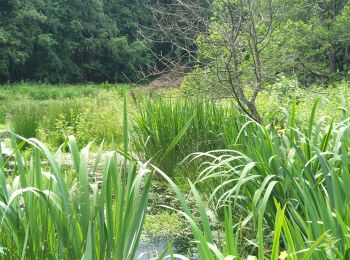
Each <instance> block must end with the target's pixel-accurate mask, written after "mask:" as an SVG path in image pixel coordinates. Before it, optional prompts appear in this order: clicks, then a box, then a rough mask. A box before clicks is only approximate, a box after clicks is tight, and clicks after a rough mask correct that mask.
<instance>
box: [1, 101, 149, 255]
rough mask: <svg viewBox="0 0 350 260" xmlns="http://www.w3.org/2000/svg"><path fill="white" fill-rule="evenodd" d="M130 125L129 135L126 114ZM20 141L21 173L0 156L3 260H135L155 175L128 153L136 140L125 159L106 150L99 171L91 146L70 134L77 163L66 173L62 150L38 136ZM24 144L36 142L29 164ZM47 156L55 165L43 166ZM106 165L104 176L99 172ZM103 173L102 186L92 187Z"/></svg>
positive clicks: (100, 157)
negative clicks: (81, 145)
mask: <svg viewBox="0 0 350 260" xmlns="http://www.w3.org/2000/svg"><path fill="white" fill-rule="evenodd" d="M125 109H126V108H125ZM124 125H125V127H124V135H125V136H126V135H127V127H126V125H127V117H126V113H125V115H124ZM12 136H13V140H14V142H13V148H14V151H15V152H14V156H15V160H16V161H15V166H16V167H15V169H16V170H13V171H12V172H10V173H9V175H8V174H7V175H5V169H6V168H7V166H8V161H3V160H2V158H0V258H2V257H4V258H6V259H133V258H134V256H135V252H136V249H137V246H138V242H139V239H140V235H141V231H142V227H143V222H144V218H145V215H146V209H147V200H148V192H149V190H150V187H151V175H150V174H148V173H146V174H145V171H140V170H141V169H140V168H139V166H138V165H137V163H136V162H135V161H133V160H132V159H130V158H129V157H128V156H127V153H128V150H127V148H128V145H127V142H128V139H127V138H125V139H124V148H125V149H124V151H123V154H124V155H125V156H123V157H122V156H120V155H118V154H117V153H116V152H114V151H112V152H108V153H106V154H102V153H101V149H100V150H99V153H98V154H97V156H96V158H97V159H96V162H95V164H94V165H95V166H94V167H93V169H91V167H90V166H89V161H90V153H89V147H90V144H89V145H87V146H86V147H85V148H84V149H82V150H81V151H79V149H78V146H77V142H76V140H75V138H74V137H73V136H70V137H69V138H68V140H67V145H68V147H69V150H70V154H71V157H72V162H73V165H72V169H71V170H64V169H63V168H62V167H61V163H60V157H59V154H60V152H58V153H56V154H53V153H51V152H50V151H49V150H48V149H47V147H46V146H45V145H44V144H43V143H41V142H40V141H38V140H36V139H25V138H23V137H20V136H15V135H14V134H12ZM16 139H17V140H20V142H21V143H20V144H19V145H17V144H16V142H15V140H16ZM23 143H27V144H28V145H30V150H31V158H30V160H29V161H28V160H25V159H24V157H23V155H22V151H21V147H22V146H23ZM43 159H46V160H47V161H48V167H43V166H42V160H43ZM99 162H101V163H102V162H103V171H102V173H98V172H97V165H98V164H99ZM97 175H99V176H100V181H99V182H92V178H91V176H95V177H96V176H97Z"/></svg>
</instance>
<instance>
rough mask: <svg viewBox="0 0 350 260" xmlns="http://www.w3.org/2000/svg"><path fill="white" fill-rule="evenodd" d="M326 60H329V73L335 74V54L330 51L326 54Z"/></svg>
mask: <svg viewBox="0 0 350 260" xmlns="http://www.w3.org/2000/svg"><path fill="white" fill-rule="evenodd" d="M328 59H329V72H330V73H336V72H337V62H336V59H335V54H334V52H333V51H330V52H329V53H328Z"/></svg>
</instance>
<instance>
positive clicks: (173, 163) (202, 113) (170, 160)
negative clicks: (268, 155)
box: [132, 98, 246, 175]
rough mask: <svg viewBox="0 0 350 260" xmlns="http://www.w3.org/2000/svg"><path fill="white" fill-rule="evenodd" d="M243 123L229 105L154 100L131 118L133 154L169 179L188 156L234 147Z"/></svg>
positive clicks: (210, 102) (147, 102) (182, 100)
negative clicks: (153, 165) (158, 169)
mask: <svg viewBox="0 0 350 260" xmlns="http://www.w3.org/2000/svg"><path fill="white" fill-rule="evenodd" d="M245 121H246V119H245V118H244V117H243V116H241V115H240V114H239V113H238V112H237V110H236V109H235V108H234V107H233V106H231V105H230V104H220V103H217V102H213V101H207V102H204V101H203V100H198V99H194V100H193V99H183V98H177V99H175V100H165V99H160V98H158V99H155V100H149V101H146V102H144V103H142V104H141V111H140V113H139V114H137V115H136V116H135V117H134V118H133V132H132V133H133V139H132V141H133V145H134V149H135V152H136V153H137V154H138V155H139V156H140V157H141V158H144V159H147V160H152V162H153V163H155V164H156V165H157V166H158V167H159V168H161V169H162V170H164V171H165V172H166V173H167V174H169V175H172V174H173V173H174V171H175V169H176V168H177V167H178V165H179V163H180V162H181V161H182V160H183V159H184V158H185V157H186V156H187V155H189V154H191V153H194V152H206V151H209V150H213V149H222V148H227V147H230V146H231V145H233V144H234V140H235V137H236V135H237V134H238V132H239V129H240V128H241V126H242V125H243V124H244V122H245Z"/></svg>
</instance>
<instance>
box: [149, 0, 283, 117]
mask: <svg viewBox="0 0 350 260" xmlns="http://www.w3.org/2000/svg"><path fill="white" fill-rule="evenodd" d="M283 8H284V2H283V0H212V1H211V0H169V1H162V2H161V1H155V2H152V3H151V10H152V14H153V17H154V20H155V21H156V23H155V24H156V25H157V26H156V27H154V28H147V30H146V31H147V32H148V34H145V37H149V39H150V40H152V41H155V42H163V43H164V42H166V43H168V44H169V45H170V46H172V48H173V49H174V53H176V55H173V56H170V57H169V56H168V57H167V56H164V55H163V54H162V53H160V54H158V56H157V58H158V59H159V61H161V62H162V64H164V67H165V68H167V69H168V70H174V69H176V70H178V68H179V67H183V66H187V67H193V66H196V67H197V68H200V69H199V70H196V73H203V74H205V76H206V77H208V75H209V76H210V77H211V78H213V79H214V80H213V85H212V86H211V87H212V88H213V89H214V91H215V92H216V94H217V93H218V92H222V94H223V96H225V97H227V95H229V96H230V97H232V98H234V99H235V101H236V103H237V105H238V107H239V108H240V109H241V110H242V111H244V113H246V114H247V115H248V116H249V117H251V118H252V119H254V120H256V121H258V122H261V121H262V118H261V116H260V114H259V112H258V110H257V108H256V99H257V96H258V94H259V92H260V91H261V90H262V89H263V88H264V84H265V82H266V81H267V79H268V78H269V75H268V74H269V70H268V63H269V62H268V61H267V62H266V60H267V59H268V55H266V53H264V52H265V51H266V49H267V47H268V46H269V44H270V42H271V39H272V35H273V32H274V31H275V29H276V28H277V27H278V26H279V24H280V22H281V21H282V19H283V16H282V15H281V14H282V13H283ZM149 32H151V33H149ZM201 46H204V48H201ZM199 71H200V72H199ZM186 73H188V71H186ZM203 77H204V76H203ZM219 87H220V88H219Z"/></svg>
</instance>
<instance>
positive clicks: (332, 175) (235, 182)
mask: <svg viewBox="0 0 350 260" xmlns="http://www.w3.org/2000/svg"><path fill="white" fill-rule="evenodd" d="M316 109H317V103H315V105H314V107H313V108H312V111H311V115H310V118H309V122H308V127H307V128H306V129H299V128H298V127H297V125H296V123H295V122H296V121H295V116H296V111H295V106H293V108H292V112H291V113H290V114H288V115H287V117H288V118H289V127H288V128H287V129H282V130H281V129H276V128H275V127H274V126H272V125H269V126H267V127H263V126H261V125H259V124H257V123H255V122H253V121H251V122H247V123H246V124H245V125H244V126H243V127H242V129H241V130H240V132H239V134H238V135H237V136H236V138H235V147H236V149H235V150H213V151H209V152H206V153H197V154H194V155H193V157H192V159H193V160H195V159H197V158H200V160H201V161H205V162H204V163H203V164H202V165H201V168H200V169H201V170H200V172H199V174H198V178H197V184H199V185H201V188H202V189H204V190H206V191H207V192H208V193H209V194H210V198H209V201H210V202H212V203H214V205H215V207H216V209H217V210H218V211H219V212H221V213H222V214H223V215H224V213H223V208H225V207H227V205H228V204H231V206H232V210H233V212H234V214H235V215H236V216H240V218H242V222H241V223H240V225H241V226H242V227H245V226H247V225H248V223H253V225H254V226H255V228H257V227H258V223H259V216H260V215H261V216H263V217H264V222H265V223H266V225H267V227H268V228H269V229H270V230H272V229H274V227H275V222H274V219H276V218H277V217H278V212H280V209H279V207H277V206H276V203H275V201H277V202H278V204H280V205H285V219H286V223H287V224H286V225H287V226H288V229H289V230H288V229H287V227H285V228H284V235H283V237H282V239H283V244H282V247H283V248H284V249H285V250H286V251H287V252H289V253H294V252H300V251H301V250H305V248H309V249H311V248H312V247H313V245H314V243H315V242H316V241H318V239H319V238H320V237H323V236H326V239H325V240H323V242H322V243H320V244H319V245H318V247H319V250H318V251H316V252H315V254H314V258H313V259H347V257H348V256H349V252H350V240H349V235H350V233H349V232H350V231H349V230H350V194H349V188H348V187H350V186H349V185H350V172H349V161H350V155H349V148H350V142H349V140H350V122H349V119H348V118H347V117H346V118H345V119H344V121H342V122H340V123H337V124H335V123H334V122H333V121H332V120H330V119H327V118H324V119H323V120H321V121H320V122H318V123H316V122H315V113H316ZM247 127H250V129H249V131H248V132H246V130H247ZM242 136H244V138H242ZM293 259H298V256H297V255H295V256H294V258H293ZM307 259H309V258H307Z"/></svg>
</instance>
